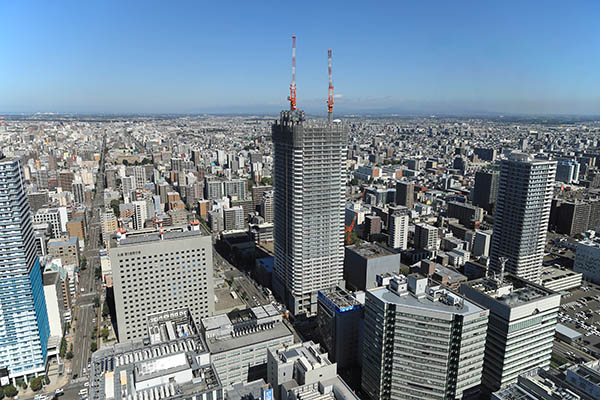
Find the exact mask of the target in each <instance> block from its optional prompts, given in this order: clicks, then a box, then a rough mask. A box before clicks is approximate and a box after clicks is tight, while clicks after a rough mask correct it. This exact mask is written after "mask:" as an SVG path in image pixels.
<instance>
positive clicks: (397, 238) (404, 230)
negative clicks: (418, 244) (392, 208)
mask: <svg viewBox="0 0 600 400" xmlns="http://www.w3.org/2000/svg"><path fill="white" fill-rule="evenodd" d="M408 220H409V216H408V213H407V212H402V211H396V212H395V213H394V214H392V215H391V216H390V228H389V239H388V244H389V246H390V247H392V248H394V249H401V250H406V249H407V247H408Z"/></svg>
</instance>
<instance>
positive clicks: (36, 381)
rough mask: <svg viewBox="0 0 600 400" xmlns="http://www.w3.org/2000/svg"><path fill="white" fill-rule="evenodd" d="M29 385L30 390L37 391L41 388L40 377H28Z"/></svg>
mask: <svg viewBox="0 0 600 400" xmlns="http://www.w3.org/2000/svg"><path fill="white" fill-rule="evenodd" d="M29 386H30V387H31V390H33V391H34V392H37V391H39V390H40V389H42V378H41V377H37V378H33V379H30V380H29Z"/></svg>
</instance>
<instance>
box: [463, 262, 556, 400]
mask: <svg viewBox="0 0 600 400" xmlns="http://www.w3.org/2000/svg"><path fill="white" fill-rule="evenodd" d="M460 292H461V293H462V294H463V295H464V296H465V297H466V298H467V299H469V300H472V301H474V302H476V303H477V304H480V305H481V306H483V307H485V308H487V309H488V310H489V311H490V323H489V327H488V334H487V339H486V349H485V362H484V365H483V380H482V384H483V387H484V388H485V389H486V390H488V391H491V392H493V391H496V390H499V389H503V388H505V387H506V386H507V385H510V384H512V383H515V382H516V381H517V378H518V376H519V375H520V374H522V373H524V372H527V371H530V370H533V369H536V368H544V369H547V368H548V367H549V366H550V357H551V354H552V346H553V342H554V332H555V329H556V321H557V318H558V310H559V307H560V294H558V293H555V292H553V291H552V290H549V289H547V288H545V287H543V286H540V285H537V284H535V283H532V282H530V281H527V280H524V279H520V278H517V277H515V276H512V275H504V274H503V273H502V272H501V273H499V274H497V275H495V276H493V277H486V278H482V279H478V280H475V281H470V282H467V283H464V284H462V285H461V287H460Z"/></svg>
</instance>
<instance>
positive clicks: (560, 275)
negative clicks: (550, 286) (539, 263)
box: [542, 267, 582, 284]
mask: <svg viewBox="0 0 600 400" xmlns="http://www.w3.org/2000/svg"><path fill="white" fill-rule="evenodd" d="M581 275H582V274H581V272H575V271H571V270H570V269H566V268H564V269H563V268H556V267H543V268H542V283H543V284H545V283H549V282H552V281H556V280H559V279H564V278H569V277H574V276H581Z"/></svg>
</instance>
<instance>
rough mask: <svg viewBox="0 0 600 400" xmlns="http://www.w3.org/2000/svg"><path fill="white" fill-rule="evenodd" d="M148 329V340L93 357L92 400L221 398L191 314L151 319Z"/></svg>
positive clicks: (105, 349) (173, 313) (173, 312)
mask: <svg viewBox="0 0 600 400" xmlns="http://www.w3.org/2000/svg"><path fill="white" fill-rule="evenodd" d="M147 326H148V337H147V338H145V339H143V340H142V339H138V340H133V341H128V342H126V343H121V344H117V345H114V346H105V347H103V348H101V349H100V350H98V351H96V352H94V353H93V354H92V360H91V367H90V385H89V388H90V396H89V399H90V400H105V399H106V400H147V399H169V400H187V399H214V400H218V399H222V398H223V386H222V385H221V382H220V380H219V377H218V376H217V373H216V370H215V368H214V366H213V365H212V364H211V362H210V354H209V353H208V350H207V346H206V343H205V342H204V340H203V338H202V335H200V333H199V331H198V329H197V327H196V324H195V322H194V320H193V318H192V315H191V313H190V312H189V310H188V309H177V310H171V311H166V312H161V313H157V314H150V315H148V322H147Z"/></svg>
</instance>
